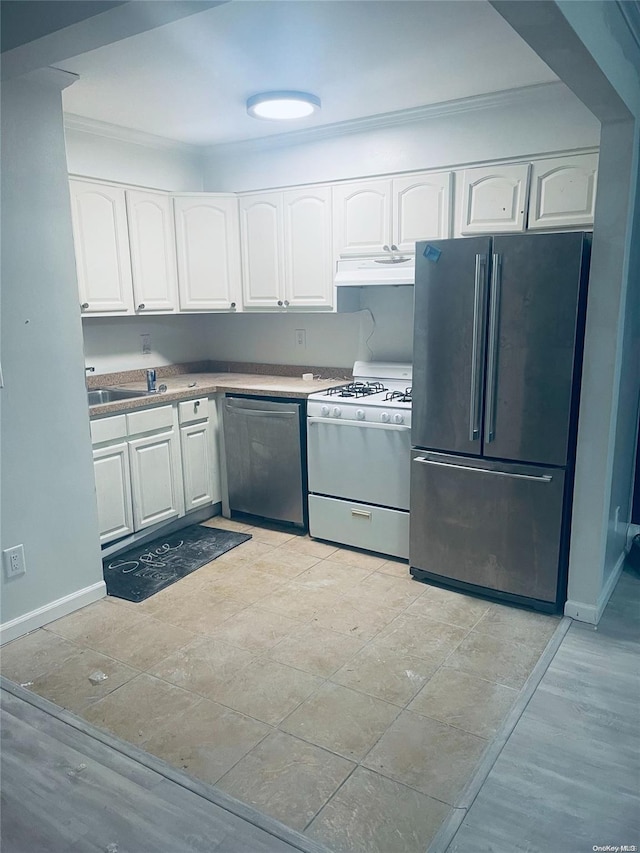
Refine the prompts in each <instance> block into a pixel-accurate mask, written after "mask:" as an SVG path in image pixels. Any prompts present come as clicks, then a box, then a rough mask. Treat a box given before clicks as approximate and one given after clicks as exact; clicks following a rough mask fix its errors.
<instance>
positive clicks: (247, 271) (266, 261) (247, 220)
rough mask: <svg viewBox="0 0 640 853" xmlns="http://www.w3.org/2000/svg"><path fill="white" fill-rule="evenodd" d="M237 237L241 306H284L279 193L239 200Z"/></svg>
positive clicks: (280, 200) (280, 196) (280, 202)
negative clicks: (240, 265) (238, 230)
mask: <svg viewBox="0 0 640 853" xmlns="http://www.w3.org/2000/svg"><path fill="white" fill-rule="evenodd" d="M240 234H241V243H242V291H243V304H244V306H245V307H246V308H277V307H281V306H283V305H284V299H285V296H284V269H283V254H284V253H283V245H282V242H283V235H282V193H268V194H267V193H263V194H260V195H258V196H245V197H243V198H241V199H240Z"/></svg>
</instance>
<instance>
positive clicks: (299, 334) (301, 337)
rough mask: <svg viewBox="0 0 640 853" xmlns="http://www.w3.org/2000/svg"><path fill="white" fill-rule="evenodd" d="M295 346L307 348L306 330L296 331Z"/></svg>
mask: <svg viewBox="0 0 640 853" xmlns="http://www.w3.org/2000/svg"><path fill="white" fill-rule="evenodd" d="M296 346H297V347H300V349H304V348H305V347H306V346H307V330H306V329H296Z"/></svg>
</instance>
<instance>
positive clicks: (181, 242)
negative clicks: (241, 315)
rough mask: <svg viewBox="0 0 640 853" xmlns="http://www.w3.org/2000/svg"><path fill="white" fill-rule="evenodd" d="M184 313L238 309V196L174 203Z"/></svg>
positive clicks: (186, 198)
mask: <svg viewBox="0 0 640 853" xmlns="http://www.w3.org/2000/svg"><path fill="white" fill-rule="evenodd" d="M173 205H174V214H175V228H176V249H177V253H178V290H179V294H180V308H181V310H182V311H225V310H226V311H228V310H235V309H236V308H237V306H238V303H239V301H240V299H239V295H240V235H239V231H238V201H237V199H236V197H235V196H229V195H209V194H203V193H199V194H197V195H195V194H194V195H188V196H176V197H174V199H173Z"/></svg>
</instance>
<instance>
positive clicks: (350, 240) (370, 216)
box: [333, 179, 393, 255]
mask: <svg viewBox="0 0 640 853" xmlns="http://www.w3.org/2000/svg"><path fill="white" fill-rule="evenodd" d="M391 199H392V182H391V179H387V180H381V181H358V183H353V184H336V185H335V186H334V188H333V244H334V249H335V252H336V255H372V254H377V253H380V252H382V247H383V246H385V245H390V243H391V242H393V241H392V240H391Z"/></svg>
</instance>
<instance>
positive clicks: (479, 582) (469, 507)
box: [410, 450, 565, 602]
mask: <svg viewBox="0 0 640 853" xmlns="http://www.w3.org/2000/svg"><path fill="white" fill-rule="evenodd" d="M564 478H565V472H564V470H563V469H558V468H541V467H538V466H532V465H521V464H520V465H518V464H513V465H511V464H502V463H497V462H494V461H492V460H475V459H469V458H462V457H457V456H447V455H444V454H438V453H428V452H420V451H417V450H414V451H413V452H412V463H411V525H410V563H411V566H412V567H415V568H417V569H421V570H423V571H426V572H429V573H430V574H431V575H434V576H438V577H440V578H442V579H443V581H446V580H452V581H459V582H464V583H467V584H473V585H474V586H476V587H483V588H485V589H487V590H495V591H498V592H502V593H508V594H510V595H515V596H521V597H524V598H530V599H536V600H538V601H544V602H555V601H556V596H557V586H558V572H559V558H560V544H561V534H562V510H563V495H564Z"/></svg>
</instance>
